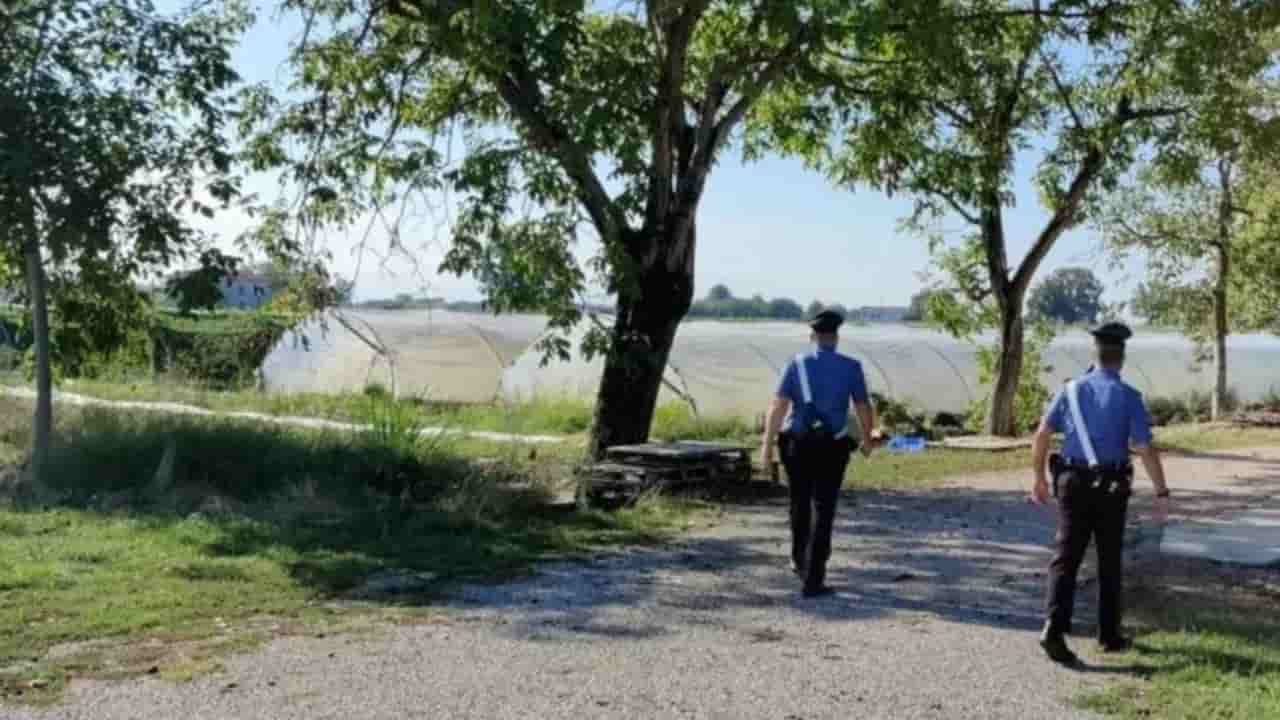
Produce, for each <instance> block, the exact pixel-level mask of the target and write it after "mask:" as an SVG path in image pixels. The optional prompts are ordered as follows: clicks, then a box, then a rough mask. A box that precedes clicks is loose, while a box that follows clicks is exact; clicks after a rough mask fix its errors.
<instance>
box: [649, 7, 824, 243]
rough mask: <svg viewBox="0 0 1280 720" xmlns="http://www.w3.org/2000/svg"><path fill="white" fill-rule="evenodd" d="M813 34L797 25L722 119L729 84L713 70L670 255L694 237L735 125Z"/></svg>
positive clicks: (678, 200) (683, 181) (679, 196)
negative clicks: (710, 179)
mask: <svg viewBox="0 0 1280 720" xmlns="http://www.w3.org/2000/svg"><path fill="white" fill-rule="evenodd" d="M814 34H815V30H814V28H813V27H812V26H810V25H808V24H803V25H800V26H799V27H797V28H796V30H795V32H794V33H793V34H792V36H791V38H790V39H789V40H788V41H787V44H786V45H785V46H784V47H783V48H782V50H781V51H780V52H779V53H778V54H777V55H776V56H774V57H773V58H772V59H771V60H769V61H768V63H767V64H766V65H765V66H764V68H763V69H761V70H760V71H759V72H758V73H756V75H755V76H754V77H752V78H751V79H750V81H748V82H747V83H746V85H745V87H744V88H743V89H742V90H741V91H740V92H739V93H738V99H737V101H736V102H735V103H734V104H733V105H732V106H730V108H729V110H728V111H726V112H725V114H724V115H723V116H722V117H720V119H719V120H716V119H715V115H716V113H717V111H718V110H719V109H720V108H721V107H723V105H724V101H725V98H726V97H727V95H728V91H729V86H730V85H729V83H728V82H726V81H725V79H724V77H722V76H720V77H717V74H716V73H713V74H712V77H711V78H710V79H709V80H708V82H707V94H706V97H705V98H704V100H703V106H702V113H701V116H700V118H699V120H698V129H697V134H696V136H695V139H694V149H693V157H692V161H691V162H690V163H689V168H688V171H687V172H685V173H683V174H682V175H681V177H680V180H679V185H678V189H677V193H676V205H675V208H674V212H675V216H676V217H675V220H676V226H675V227H674V228H673V233H674V234H673V236H672V237H673V239H674V241H675V243H676V251H675V252H673V253H672V254H671V255H670V257H672V258H673V260H674V259H675V258H678V257H681V256H682V255H683V252H682V250H684V249H685V247H686V246H687V244H688V243H689V241H690V239H691V238H690V236H691V232H690V230H691V229H692V227H693V215H694V209H695V208H696V207H697V204H698V201H699V200H700V199H701V197H702V191H703V188H704V187H705V186H706V181H707V173H708V172H710V170H711V164H712V163H713V162H714V161H715V158H716V154H717V153H718V152H719V150H720V148H721V146H723V145H724V143H725V142H727V141H728V139H729V136H730V135H731V134H732V133H733V130H734V128H735V127H736V126H737V125H738V123H740V122H741V121H742V119H743V118H744V117H745V116H746V114H747V111H748V110H750V109H751V106H752V105H754V104H755V102H756V101H757V100H759V99H760V96H761V95H763V94H764V93H765V91H766V90H768V89H769V87H770V86H771V85H772V84H773V83H775V82H777V80H778V78H779V77H781V75H782V73H783V72H784V71H785V70H786V69H787V68H788V67H789V66H790V65H791V63H793V62H795V60H796V58H797V57H798V56H799V55H800V52H801V51H802V50H803V48H804V46H805V44H806V43H807V42H808V41H809V39H810V38H811V37H812V36H813V35H814Z"/></svg>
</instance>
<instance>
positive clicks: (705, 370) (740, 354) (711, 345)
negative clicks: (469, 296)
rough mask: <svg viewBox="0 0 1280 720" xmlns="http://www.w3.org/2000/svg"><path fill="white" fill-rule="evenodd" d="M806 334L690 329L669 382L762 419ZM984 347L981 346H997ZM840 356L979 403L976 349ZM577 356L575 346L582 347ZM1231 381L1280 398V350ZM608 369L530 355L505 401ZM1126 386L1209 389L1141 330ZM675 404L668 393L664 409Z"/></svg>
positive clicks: (938, 345) (902, 381) (591, 386)
mask: <svg viewBox="0 0 1280 720" xmlns="http://www.w3.org/2000/svg"><path fill="white" fill-rule="evenodd" d="M808 332H809V330H808V328H807V327H805V326H804V325H801V324H795V323H725V322H713V321H689V322H686V323H684V324H683V325H681V327H680V331H679V333H678V334H677V336H676V342H675V346H674V348H673V349H672V353H671V358H670V363H669V367H668V370H667V376H666V377H667V381H668V382H669V383H670V384H671V385H674V386H675V387H677V388H680V390H681V391H682V392H683V393H685V394H687V395H689V396H691V397H692V398H693V399H694V401H695V402H696V403H697V405H698V409H699V411H700V412H702V413H705V414H712V415H718V414H733V415H744V416H754V415H757V414H759V413H762V412H763V411H764V409H765V407H766V405H767V403H768V399H769V397H770V396H771V394H772V391H773V389H774V387H775V386H776V384H777V379H778V375H779V373H780V372H781V370H782V368H783V367H784V366H785V364H786V363H787V362H789V361H790V360H791V358H793V357H794V356H795V355H796V354H797V353H799V352H804V351H805V350H807V349H808V347H809V345H808ZM992 339H993V338H992V337H987V338H982V339H980V341H982V342H990V341H992ZM840 341H841V342H840V349H841V351H842V352H845V353H847V354H849V355H852V356H853V357H855V358H857V359H859V360H860V361H861V362H862V364H863V368H864V371H865V372H866V376H867V383H868V385H869V386H870V388H871V390H872V391H874V392H879V393H882V394H885V395H887V396H889V397H892V398H894V399H896V400H899V401H905V402H907V403H909V404H910V405H912V406H913V407H916V408H919V409H921V410H925V411H928V412H931V413H936V412H951V413H958V412H964V411H966V410H968V409H969V407H970V405H972V403H973V402H974V401H975V400H977V399H979V398H980V397H981V393H982V389H981V388H980V387H979V386H978V365H977V353H976V348H975V347H974V345H973V344H971V343H967V342H964V341H960V340H956V339H954V338H952V337H950V336H949V335H946V334H943V333H940V332H936V331H932V330H928V329H923V328H914V327H910V326H905V325H869V326H846V327H845V328H843V329H842V331H841V338H840ZM575 346H576V344H575ZM1092 352H1093V339H1092V337H1090V336H1089V335H1088V334H1087V333H1085V332H1083V331H1071V332H1068V333H1064V334H1062V335H1060V336H1059V337H1058V338H1056V339H1055V341H1054V342H1053V344H1052V345H1051V346H1050V347H1049V348H1048V350H1047V351H1046V353H1045V362H1046V365H1047V371H1046V373H1045V381H1046V383H1048V384H1049V385H1050V386H1051V387H1056V386H1058V385H1060V384H1061V383H1062V382H1064V381H1065V380H1066V379H1067V378H1069V377H1071V376H1074V375H1077V374H1079V373H1081V372H1083V371H1084V370H1085V369H1086V368H1087V367H1088V366H1089V365H1090V364H1091V362H1092V360H1091V356H1092ZM1228 361H1229V366H1228V367H1229V373H1230V374H1229V380H1230V383H1231V387H1232V388H1233V389H1234V390H1235V391H1236V392H1237V393H1238V395H1239V397H1240V399H1241V400H1244V401H1251V400H1257V399H1259V398H1261V396H1262V395H1264V394H1265V393H1266V392H1267V391H1268V390H1269V389H1271V388H1276V389H1280V340H1278V339H1276V338H1274V337H1269V336H1241V337H1235V338H1232V339H1231V341H1230V342H1229V345H1228ZM601 367H602V362H601V360H600V359H599V358H597V359H595V360H593V361H591V362H586V361H584V360H582V359H580V358H575V359H574V360H572V361H569V362H552V363H550V364H548V365H546V366H543V365H542V364H541V355H540V353H538V352H536V351H532V350H530V351H526V352H525V354H523V355H521V356H520V357H519V358H517V359H516V361H515V363H514V364H513V365H512V366H511V367H510V368H509V369H508V370H507V371H506V373H505V374H504V377H503V382H502V388H503V392H504V394H505V396H506V397H507V398H508V399H512V400H519V399H525V398H530V397H535V396H538V395H547V394H550V395H565V394H568V395H573V396H581V397H583V398H587V399H589V398H593V397H594V396H595V391H596V386H597V383H598V381H599V377H600V372H601ZM1125 377H1126V380H1127V381H1128V382H1129V383H1130V384H1132V385H1133V386H1134V387H1136V388H1137V389H1138V390H1140V391H1141V392H1142V393H1143V394H1144V395H1146V396H1147V397H1148V398H1150V397H1170V396H1181V395H1185V394H1187V393H1188V392H1190V391H1193V390H1200V391H1203V390H1206V389H1208V388H1209V387H1211V386H1212V381H1213V378H1212V372H1211V368H1210V366H1209V365H1204V366H1201V367H1199V368H1197V367H1196V364H1195V358H1194V347H1193V345H1192V343H1191V342H1190V341H1188V340H1186V339H1185V338H1183V337H1181V336H1179V335H1174V334H1160V333H1148V332H1145V331H1143V330H1141V329H1139V331H1138V332H1137V333H1136V335H1135V337H1134V339H1133V340H1131V341H1130V342H1129V353H1128V362H1127V364H1126V370H1125ZM672 399H676V395H675V394H674V393H672V392H671V391H670V390H669V389H664V391H663V400H672Z"/></svg>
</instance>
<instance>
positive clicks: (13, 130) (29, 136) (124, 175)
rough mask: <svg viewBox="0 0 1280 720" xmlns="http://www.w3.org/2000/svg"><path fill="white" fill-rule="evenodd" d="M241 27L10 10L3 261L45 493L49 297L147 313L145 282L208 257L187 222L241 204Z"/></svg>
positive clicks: (61, 2) (1, 56)
mask: <svg viewBox="0 0 1280 720" xmlns="http://www.w3.org/2000/svg"><path fill="white" fill-rule="evenodd" d="M245 20H246V16H245V15H244V14H243V12H242V11H240V10H239V9H237V8H234V7H226V6H222V5H219V4H218V3H205V4H204V5H203V6H202V9H200V10H199V11H192V12H188V13H183V14H182V15H181V16H176V17H164V16H161V15H160V14H158V13H157V11H156V10H155V8H154V7H153V6H152V5H151V3H150V2H147V0H17V2H11V3H6V4H5V5H4V6H2V7H0V68H3V70H0V259H4V261H5V262H6V263H12V264H16V265H18V267H17V268H9V270H10V271H13V272H17V273H20V274H21V275H22V276H23V278H24V279H25V284H26V301H27V303H28V306H29V308H30V311H31V327H32V329H33V340H34V348H35V355H36V388H37V394H38V399H37V402H36V412H35V419H34V433H33V435H34V442H33V451H32V457H31V463H30V466H29V467H30V474H31V477H33V478H34V480H35V482H36V483H37V484H39V483H40V482H42V481H43V479H44V478H43V477H42V476H43V472H42V471H43V469H44V467H45V463H46V460H47V455H48V451H49V437H50V433H51V426H52V416H53V415H52V404H51V398H50V393H51V384H52V380H51V377H52V375H51V370H50V342H49V335H50V333H49V327H50V325H49V304H50V297H51V296H50V289H51V288H52V290H53V296H52V299H53V301H54V302H55V304H56V303H57V302H58V301H59V300H60V299H63V300H66V301H67V302H69V303H72V305H73V306H74V304H75V303H84V302H88V303H90V304H93V305H95V306H107V305H113V306H114V307H117V308H123V309H124V310H125V311H126V312H128V311H135V310H136V309H137V308H139V307H141V305H140V304H139V303H137V302H136V299H137V298H136V294H137V293H136V291H135V290H134V288H133V283H134V281H136V280H138V279H140V275H141V274H142V273H143V272H144V271H145V270H146V269H147V268H154V267H163V266H167V265H168V264H169V263H171V262H177V261H181V260H184V259H188V258H191V257H192V256H193V255H194V253H195V251H196V250H197V249H200V248H201V247H202V244H201V238H200V236H199V235H198V234H197V233H196V232H195V231H194V230H192V228H191V226H190V225H189V223H188V219H189V218H190V217H191V216H192V213H200V214H212V212H213V206H215V205H217V204H218V203H220V202H226V201H228V200H229V199H230V198H231V197H232V195H233V194H234V192H235V185H234V183H233V182H232V181H231V180H230V179H229V178H228V176H227V173H228V171H229V169H230V164H231V160H232V157H231V154H230V153H229V151H228V150H227V149H226V138H225V137H224V136H223V133H222V130H223V128H222V124H223V120H224V118H225V116H226V112H227V105H226V102H227V98H226V97H225V95H224V91H226V90H227V89H228V88H229V87H230V86H231V85H232V84H233V83H234V82H235V81H236V75H235V73H233V72H232V70H231V68H230V65H229V60H230V52H229V49H230V47H231V46H232V44H233V42H234V39H235V36H236V34H237V33H238V31H239V30H240V29H241V28H242V27H243V25H244V22H245ZM200 258H201V260H202V261H203V262H204V264H206V265H210V264H213V265H221V264H222V261H223V260H225V258H224V257H223V256H222V255H221V254H220V253H212V252H202V253H200ZM51 280H52V282H50V281H51ZM60 288H63V289H65V292H60V291H59V289H60ZM117 301H119V302H117ZM95 309H96V307H95ZM94 325H95V326H96V325H97V323H94Z"/></svg>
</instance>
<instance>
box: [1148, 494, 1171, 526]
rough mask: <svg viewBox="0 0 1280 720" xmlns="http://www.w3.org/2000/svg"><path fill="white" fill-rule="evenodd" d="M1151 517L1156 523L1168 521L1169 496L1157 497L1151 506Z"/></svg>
mask: <svg viewBox="0 0 1280 720" xmlns="http://www.w3.org/2000/svg"><path fill="white" fill-rule="evenodd" d="M1151 515H1152V519H1153V520H1155V523H1156V524H1157V525H1163V524H1165V523H1166V522H1168V521H1169V498H1167V497H1158V498H1156V501H1155V503H1154V504H1153V505H1152V508H1151Z"/></svg>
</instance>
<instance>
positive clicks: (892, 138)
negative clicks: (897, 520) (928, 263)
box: [761, 0, 1280, 435]
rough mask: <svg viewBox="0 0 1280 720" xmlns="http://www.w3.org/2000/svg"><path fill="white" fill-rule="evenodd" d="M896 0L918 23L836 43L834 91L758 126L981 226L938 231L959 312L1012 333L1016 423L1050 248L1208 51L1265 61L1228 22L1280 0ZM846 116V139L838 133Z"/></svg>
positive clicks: (927, 211) (1252, 32) (903, 17)
mask: <svg viewBox="0 0 1280 720" xmlns="http://www.w3.org/2000/svg"><path fill="white" fill-rule="evenodd" d="M895 9H896V10H895V19H894V20H893V22H894V24H895V25H901V26H903V27H906V28H908V30H907V31H906V32H905V34H902V35H886V36H884V37H882V38H879V39H878V41H879V46H878V49H877V50H876V52H869V51H868V48H869V46H868V44H867V43H866V42H864V43H863V45H862V47H861V48H860V49H859V48H855V49H854V50H852V51H850V52H846V53H844V54H842V55H841V56H837V57H828V58H825V61H824V63H823V64H822V65H821V66H820V67H817V68H814V73H813V75H814V76H816V81H815V82H817V83H818V85H819V87H823V86H825V87H826V88H828V91H827V92H825V93H823V94H822V95H819V96H818V98H819V100H821V101H823V102H821V103H818V107H817V108H816V109H815V108H814V107H812V105H813V104H814V103H809V102H806V101H805V100H803V99H799V100H798V101H796V102H785V101H783V102H778V103H774V104H771V105H770V106H769V107H768V108H767V110H768V111H770V112H769V117H767V118H765V120H766V122H765V123H764V124H763V127H765V128H766V130H767V131H766V132H763V133H761V136H762V137H763V138H765V139H766V140H765V142H766V144H770V145H781V147H783V148H784V149H787V150H791V151H793V152H797V153H800V154H802V155H804V156H805V157H806V158H808V159H809V160H810V161H811V162H813V163H814V164H816V165H818V166H820V167H823V168H825V169H826V170H827V171H828V172H830V173H831V174H832V176H833V177H834V178H835V179H836V180H837V181H839V182H841V183H845V184H849V185H856V184H868V185H871V186H873V187H875V188H878V189H880V190H883V191H885V192H889V193H893V192H906V193H909V194H910V195H912V196H914V197H915V198H916V200H917V202H916V211H915V213H914V214H913V216H912V218H911V221H912V223H911V224H912V226H913V227H914V228H915V229H916V230H918V231H920V232H922V233H927V232H929V231H930V229H931V228H932V223H933V222H934V221H936V220H938V219H947V220H955V221H959V222H962V223H964V224H965V225H967V226H968V228H969V232H968V233H967V234H966V235H965V236H964V239H963V241H962V242H961V243H960V244H959V246H957V247H950V248H947V247H946V246H945V245H944V244H943V243H942V242H941V240H940V239H938V238H937V237H936V236H935V238H934V240H933V241H932V243H931V245H932V247H933V248H934V249H935V250H936V251H938V252H939V257H938V264H939V266H940V268H941V269H942V270H943V271H944V272H945V274H946V275H947V276H948V277H949V278H950V281H951V282H950V284H951V285H952V286H953V289H954V290H956V291H957V293H958V295H959V296H960V297H964V298H967V299H968V300H969V301H970V304H969V305H968V306H967V309H968V310H969V312H967V313H966V314H965V315H964V316H963V317H952V318H949V320H950V322H949V323H948V327H949V328H950V329H952V330H953V331H954V332H957V333H962V334H969V333H971V332H972V331H973V330H974V329H976V328H979V327H992V326H994V328H995V329H996V330H997V331H998V333H999V343H1000V345H999V353H998V357H997V362H996V368H995V379H994V383H993V388H992V392H991V408H990V412H989V413H987V425H986V430H987V432H990V433H992V434H997V435H1009V434H1012V433H1013V432H1014V400H1015V397H1016V394H1017V386H1018V382H1019V377H1020V374H1021V369H1022V362H1023V343H1024V338H1023V335H1024V323H1023V306H1024V302H1025V299H1026V296H1027V291H1028V289H1029V288H1030V286H1031V282H1032V280H1033V278H1034V277H1035V274H1036V271H1037V270H1038V269H1039V267H1040V265H1041V263H1042V262H1043V261H1044V258H1045V257H1046V256H1047V255H1048V253H1049V252H1050V250H1052V248H1053V247H1054V245H1055V243H1057V241H1058V239H1059V238H1060V237H1061V236H1062V235H1063V233H1065V232H1066V231H1067V230H1069V229H1070V228H1072V227H1074V226H1076V225H1077V224H1079V223H1080V222H1081V221H1083V220H1084V219H1086V218H1087V217H1089V216H1090V214H1091V210H1092V209H1093V208H1094V206H1095V204H1094V200H1096V193H1095V191H1096V190H1097V189H1098V188H1099V187H1107V186H1109V185H1111V184H1112V183H1113V182H1114V180H1115V178H1116V177H1117V176H1118V175H1120V174H1121V173H1123V171H1124V170H1125V168H1126V166H1127V165H1128V164H1129V163H1130V162H1131V158H1132V155H1133V153H1134V151H1135V148H1136V147H1138V146H1140V145H1142V144H1143V143H1144V142H1146V141H1157V142H1158V141H1160V140H1161V139H1162V136H1161V134H1160V133H1161V131H1162V130H1163V129H1164V128H1165V127H1166V126H1167V125H1168V124H1170V123H1173V122H1176V120H1177V118H1178V116H1179V115H1180V114H1181V113H1182V112H1183V111H1184V110H1185V108H1186V107H1187V105H1188V104H1189V99H1190V98H1194V97H1196V96H1197V95H1199V94H1200V93H1202V92H1203V89H1204V88H1203V83H1204V81H1205V79H1206V78H1207V77H1208V76H1209V69H1210V68H1213V69H1214V70H1215V72H1218V73H1222V74H1225V75H1227V76H1239V75H1242V74H1248V73H1249V72H1252V71H1253V69H1254V65H1253V64H1252V63H1253V62H1254V60H1255V58H1253V57H1252V56H1249V55H1248V53H1245V52H1242V51H1241V50H1240V48H1239V46H1238V44H1237V43H1235V42H1227V41H1226V40H1227V39H1228V38H1239V37H1256V36H1257V35H1258V34H1259V33H1261V32H1264V31H1265V29H1266V28H1268V27H1274V25H1275V15H1276V14H1277V12H1278V11H1280V10H1278V8H1277V4H1276V3H1264V2H1258V1H1257V0H1240V1H1237V2H1232V1H1228V0H1210V1H1205V2H1194V1H1190V0H1185V1H1184V0H1148V1H1143V2H1116V1H1115V0H1032V1H1031V2H1025V1H1023V0H1019V1H1004V0H941V1H940V2H936V3H921V4H913V3H902V4H895ZM859 50H860V51H859ZM797 93H798V96H799V97H800V98H803V96H804V92H802V91H799V90H797ZM813 127H816V128H817V129H818V131H817V132H816V133H813V132H806V129H808V128H813ZM833 131H839V132H840V135H839V141H838V143H837V144H836V145H837V146H836V147H835V148H831V147H830V145H829V144H828V143H827V142H826V141H827V139H828V138H829V137H830V136H831V133H832V132H833ZM1028 161H1030V162H1034V163H1035V164H1036V166H1037V170H1036V176H1035V181H1036V184H1037V186H1038V189H1039V192H1040V199H1041V203H1042V205H1043V206H1044V209H1045V219H1044V222H1043V224H1042V225H1041V226H1040V227H1039V229H1038V230H1036V231H1034V232H1033V233H1032V235H1031V236H1030V237H1027V238H1025V241H1027V242H1026V245H1027V246H1028V247H1029V250H1028V251H1027V252H1026V254H1025V255H1024V256H1023V257H1022V258H1021V259H1014V258H1011V257H1010V253H1009V245H1010V239H1011V238H1009V237H1008V235H1007V232H1006V223H1005V209H1006V208H1007V207H1009V206H1011V205H1012V204H1014V202H1015V199H1016V198H1015V193H1014V186H1015V180H1016V176H1015V172H1016V170H1017V168H1018V167H1019V165H1023V164H1025V163H1026V162H1028ZM1019 239H1021V238H1019ZM947 305H948V306H949V307H951V308H953V309H955V308H960V307H962V306H958V305H956V304H954V303H948V304H947Z"/></svg>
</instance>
